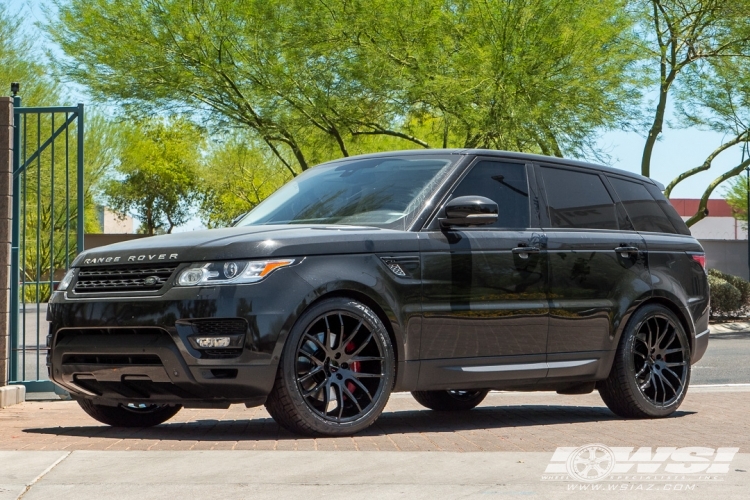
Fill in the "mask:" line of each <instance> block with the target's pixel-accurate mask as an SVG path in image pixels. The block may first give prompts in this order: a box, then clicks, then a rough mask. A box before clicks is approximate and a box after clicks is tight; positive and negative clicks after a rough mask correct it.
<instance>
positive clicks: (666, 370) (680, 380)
mask: <svg viewBox="0 0 750 500" xmlns="http://www.w3.org/2000/svg"><path fill="white" fill-rule="evenodd" d="M663 371H664V372H666V373H669V374H670V375H672V376H673V377H674V379H675V380H676V381H677V383H678V384H679V385H680V388H682V377H680V376H679V375H677V374H676V373H675V372H674V371H673V370H672V369H671V368H664V370H663Z"/></svg>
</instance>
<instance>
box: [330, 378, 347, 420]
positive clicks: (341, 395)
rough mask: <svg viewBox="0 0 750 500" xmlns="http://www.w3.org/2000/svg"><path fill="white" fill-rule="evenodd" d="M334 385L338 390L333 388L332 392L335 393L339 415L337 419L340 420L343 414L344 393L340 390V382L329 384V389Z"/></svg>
mask: <svg viewBox="0 0 750 500" xmlns="http://www.w3.org/2000/svg"><path fill="white" fill-rule="evenodd" d="M334 387H336V388H337V389H338V390H335V389H334V391H333V392H335V393H336V404H337V405H339V416H338V419H339V420H341V417H343V416H344V393H343V391H342V390H341V389H342V386H341V384H331V389H333V388H334Z"/></svg>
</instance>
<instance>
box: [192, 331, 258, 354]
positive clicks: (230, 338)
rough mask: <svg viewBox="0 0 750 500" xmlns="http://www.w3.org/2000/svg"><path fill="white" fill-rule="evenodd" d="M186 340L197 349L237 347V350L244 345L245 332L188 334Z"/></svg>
mask: <svg viewBox="0 0 750 500" xmlns="http://www.w3.org/2000/svg"><path fill="white" fill-rule="evenodd" d="M188 341H189V342H190V345H191V346H192V347H193V349H196V350H198V351H203V350H210V349H237V351H238V352H239V351H241V350H242V348H243V346H244V345H245V334H244V333H225V334H218V335H217V334H213V335H211V334H203V333H198V334H195V335H191V336H189V337H188Z"/></svg>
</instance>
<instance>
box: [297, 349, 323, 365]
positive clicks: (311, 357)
mask: <svg viewBox="0 0 750 500" xmlns="http://www.w3.org/2000/svg"><path fill="white" fill-rule="evenodd" d="M298 352H299V354H301V355H303V356H304V357H306V358H307V359H309V360H310V361H312V362H313V363H315V364H316V365H317V366H323V362H322V361H321V360H319V359H318V358H317V357H315V356H314V355H312V354H310V353H309V352H307V351H303V350H302V349H300V350H299V351H298Z"/></svg>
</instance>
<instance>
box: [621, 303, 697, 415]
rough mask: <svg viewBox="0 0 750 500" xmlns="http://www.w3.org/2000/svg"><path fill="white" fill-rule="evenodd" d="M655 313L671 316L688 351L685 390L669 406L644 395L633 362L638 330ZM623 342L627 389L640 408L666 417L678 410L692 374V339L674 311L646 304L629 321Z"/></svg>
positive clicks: (623, 362) (622, 361)
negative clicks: (659, 404) (656, 402)
mask: <svg viewBox="0 0 750 500" xmlns="http://www.w3.org/2000/svg"><path fill="white" fill-rule="evenodd" d="M655 315H662V316H666V317H667V318H669V321H671V322H672V324H673V325H674V328H675V330H676V332H677V336H678V337H679V339H680V342H682V344H683V345H684V346H685V351H686V361H687V364H686V367H685V369H686V370H687V373H686V375H685V384H684V385H683V390H682V393H681V394H680V396H679V397H678V398H677V399H675V400H674V401H673V402H672V403H670V404H669V405H668V406H656V405H654V404H653V403H652V402H651V401H650V400H649V399H648V398H646V396H644V395H643V393H642V392H641V390H640V388H639V387H638V383H637V381H636V378H635V364H634V363H633V354H632V353H633V345H634V343H635V339H636V334H637V333H638V330H640V328H641V326H642V325H643V323H644V322H645V321H646V320H648V319H649V318H651V317H653V316H655ZM621 344H622V347H621V349H619V351H618V353H617V356H618V357H619V360H618V361H619V362H620V363H622V367H623V369H624V370H625V371H626V374H627V376H626V380H627V384H628V387H627V389H628V391H629V392H630V393H632V394H633V400H634V402H635V403H636V404H637V405H638V407H639V409H640V410H641V411H642V412H644V413H646V414H648V415H649V416H652V417H664V416H667V415H670V414H672V413H673V412H674V411H675V410H677V408H679V406H680V405H681V404H682V401H683V400H684V399H685V396H686V395H687V391H688V387H689V384H690V375H691V372H692V370H691V365H690V340H689V339H688V335H687V333H686V332H685V329H684V328H683V326H682V323H681V322H680V320H679V319H678V318H677V316H676V315H675V314H674V313H673V312H672V311H670V310H669V309H667V308H665V307H662V306H658V305H649V306H646V307H644V308H643V309H641V310H639V311H637V312H636V313H635V315H634V316H633V317H632V318H631V319H630V321H628V325H627V327H626V330H625V333H624V334H623V338H622V342H621Z"/></svg>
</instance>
